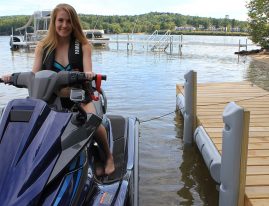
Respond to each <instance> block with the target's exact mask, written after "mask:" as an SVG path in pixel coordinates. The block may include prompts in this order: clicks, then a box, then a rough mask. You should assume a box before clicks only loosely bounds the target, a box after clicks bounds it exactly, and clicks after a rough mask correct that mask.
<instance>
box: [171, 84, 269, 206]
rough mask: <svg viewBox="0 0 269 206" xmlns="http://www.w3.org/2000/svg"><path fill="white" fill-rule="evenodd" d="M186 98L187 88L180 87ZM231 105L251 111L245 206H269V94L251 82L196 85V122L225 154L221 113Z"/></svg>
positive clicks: (178, 88) (180, 91)
mask: <svg viewBox="0 0 269 206" xmlns="http://www.w3.org/2000/svg"><path fill="white" fill-rule="evenodd" d="M176 89H177V93H182V94H183V95H184V86H183V85H177V87H176ZM229 102H235V103H236V104H238V105H239V106H241V107H243V108H244V109H246V110H248V111H250V123H249V141H248V142H249V143H248V159H247V168H246V170H247V172H246V187H245V205H255V206H263V205H266V206H267V205H269V121H268V120H269V92H268V91H265V90H263V89H261V88H259V87H258V86H256V85H254V84H252V83H251V82H248V81H242V82H222V83H203V84H199V83H198V84H197V122H198V125H202V126H203V127H204V129H205V131H206V133H207V134H208V136H209V137H210V138H211V140H212V142H213V144H214V145H215V146H216V148H217V149H218V151H219V153H220V154H221V152H222V131H223V127H224V123H223V119H222V114H223V111H224V108H225V106H226V105H227V104H228V103H229Z"/></svg>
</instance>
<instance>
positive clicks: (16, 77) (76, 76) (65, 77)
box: [0, 70, 107, 87]
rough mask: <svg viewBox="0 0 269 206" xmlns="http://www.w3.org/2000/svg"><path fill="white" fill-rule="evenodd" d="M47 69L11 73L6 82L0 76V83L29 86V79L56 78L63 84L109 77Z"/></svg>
mask: <svg viewBox="0 0 269 206" xmlns="http://www.w3.org/2000/svg"><path fill="white" fill-rule="evenodd" d="M46 71H47V73H45V70H43V71H40V72H37V73H36V74H34V73H32V72H20V73H13V74H12V75H11V78H10V81H9V82H5V81H4V80H3V79H2V78H0V83H6V84H10V85H13V86H16V87H28V83H29V80H30V81H31V80H32V79H54V80H57V85H58V86H62V85H72V84H81V83H83V82H85V81H92V80H94V81H100V80H106V79H107V76H106V75H101V74H95V76H94V77H93V79H92V80H90V79H88V78H87V77H86V75H85V73H84V72H66V71H63V72H59V73H56V72H53V71H49V70H46ZM42 72H43V73H42ZM44 73H45V74H44ZM20 79H22V80H20ZM23 80H25V81H23Z"/></svg>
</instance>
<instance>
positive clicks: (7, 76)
mask: <svg viewBox="0 0 269 206" xmlns="http://www.w3.org/2000/svg"><path fill="white" fill-rule="evenodd" d="M1 79H2V80H3V81H4V82H5V83H8V82H10V81H11V74H6V75H3V76H2V77H1Z"/></svg>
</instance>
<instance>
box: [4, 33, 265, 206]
mask: <svg viewBox="0 0 269 206" xmlns="http://www.w3.org/2000/svg"><path fill="white" fill-rule="evenodd" d="M110 37H111V38H116V36H110ZM119 37H120V38H126V36H124V35H121V36H119ZM134 38H137V39H142V38H145V36H143V35H137V36H134ZM177 38H179V37H178V36H177V37H176V36H175V37H174V39H177ZM239 39H241V42H244V41H245V38H244V37H212V36H210V37H207V36H186V37H183V44H184V42H204V43H206V42H210V43H221V44H224V43H227V44H237V43H238V42H239ZM8 42H9V37H0V46H1V47H0V71H1V73H0V74H5V73H13V72H19V71H29V70H31V67H32V64H33V58H34V57H33V53H31V52H24V51H19V52H11V51H10V50H9V45H8ZM126 48H127V46H126V44H121V45H119V47H117V45H116V44H111V45H110V46H109V48H107V49H94V50H93V56H92V60H93V69H94V71H95V72H96V73H103V74H106V75H107V76H108V80H107V82H105V83H104V84H103V88H104V90H105V91H106V95H107V97H108V113H113V114H123V115H125V116H136V117H138V118H139V119H140V120H141V121H142V123H141V125H140V153H139V155H140V182H139V183H140V193H139V196H140V205H147V206H148V205H149V206H150V205H216V204H217V202H218V192H217V190H216V186H215V184H214V182H213V180H212V179H211V177H210V175H209V173H208V170H207V168H206V167H205V165H204V163H203V159H202V158H201V155H200V154H199V152H198V150H197V148H196V147H195V146H194V147H188V148H184V147H183V146H182V118H181V116H180V115H177V114H175V113H172V114H170V115H167V116H165V117H163V118H160V119H156V120H151V121H147V120H150V119H151V118H154V117H157V116H160V115H163V114H167V113H170V112H173V111H174V110H175V99H176V98H175V95H176V91H175V87H176V84H178V83H184V74H185V73H186V72H187V71H189V70H196V71H197V76H198V77H197V78H198V82H220V81H230V82H231V81H241V80H244V79H246V80H251V81H253V82H255V83H258V84H259V85H260V86H263V87H265V88H268V85H269V83H268V81H267V79H268V69H267V67H266V65H264V64H259V63H258V62H255V61H251V58H250V57H241V58H239V59H238V56H237V55H235V54H234V52H235V51H237V50H238V47H236V46H235V47H231V46H208V45H199V46H198V45H197V46H195V45H194V46H193V45H192V46H190V45H185V46H184V45H183V48H182V51H183V55H182V56H179V54H178V47H177V45H175V46H174V49H173V54H171V55H170V54H166V53H153V52H150V51H147V49H146V45H139V44H137V45H136V44H135V45H133V49H134V50H133V51H129V52H128V51H127V49H126ZM25 95H26V91H25V90H23V89H16V88H13V87H11V86H6V85H1V87H0V106H4V105H5V104H6V103H7V101H8V100H9V99H12V98H18V97H23V96H25ZM143 121H145V122H143Z"/></svg>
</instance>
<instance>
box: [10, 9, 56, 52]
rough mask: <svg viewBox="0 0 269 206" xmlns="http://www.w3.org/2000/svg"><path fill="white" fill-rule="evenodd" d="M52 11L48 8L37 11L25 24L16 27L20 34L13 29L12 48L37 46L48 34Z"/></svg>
mask: <svg viewBox="0 0 269 206" xmlns="http://www.w3.org/2000/svg"><path fill="white" fill-rule="evenodd" d="M50 13H51V11H48V10H43V11H35V12H34V13H33V14H32V15H31V17H30V19H29V20H28V22H27V23H26V24H25V25H24V26H22V27H20V28H16V29H15V32H16V33H19V34H18V35H14V31H13V29H12V34H11V36H10V41H9V44H10V49H11V50H18V49H19V48H28V49H29V48H31V47H35V46H36V44H37V42H38V41H40V40H41V39H42V38H44V37H45V35H46V34H47V30H48V26H49V21H50ZM29 31H30V32H29Z"/></svg>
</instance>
